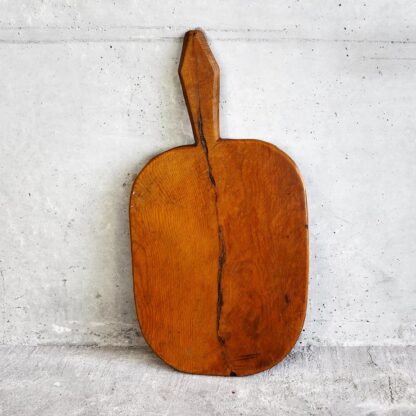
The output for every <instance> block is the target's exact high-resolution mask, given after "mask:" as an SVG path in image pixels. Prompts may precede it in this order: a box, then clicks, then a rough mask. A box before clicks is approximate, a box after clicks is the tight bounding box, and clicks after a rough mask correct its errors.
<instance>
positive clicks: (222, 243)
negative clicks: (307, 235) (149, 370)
mask: <svg viewBox="0 0 416 416" xmlns="http://www.w3.org/2000/svg"><path fill="white" fill-rule="evenodd" d="M198 133H199V140H200V142H201V146H202V150H203V152H204V155H205V159H206V162H207V167H208V177H209V180H210V182H211V185H212V188H213V190H214V197H215V213H216V217H217V227H218V246H219V254H218V271H217V325H216V327H217V338H218V342H219V343H220V345H221V350H222V354H223V358H224V361H225V364H226V365H227V367H229V363H228V357H227V353H226V350H225V339H224V338H223V337H222V336H221V334H220V325H221V313H222V306H223V304H224V301H223V293H222V276H223V270H224V265H225V259H226V254H225V241H224V234H223V230H222V227H221V225H220V220H219V213H218V189H217V183H216V181H215V178H214V174H213V172H212V166H211V162H210V160H209V152H208V145H207V141H206V138H205V135H204V124H203V121H202V116H201V112H199V113H198ZM230 375H236V374H235V373H234V372H233V371H231V372H230Z"/></svg>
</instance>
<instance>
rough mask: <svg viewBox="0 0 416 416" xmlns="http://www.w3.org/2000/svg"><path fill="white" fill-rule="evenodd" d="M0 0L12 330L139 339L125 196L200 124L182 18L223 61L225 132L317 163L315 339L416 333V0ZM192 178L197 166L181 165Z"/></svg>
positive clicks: (84, 339)
mask: <svg viewBox="0 0 416 416" xmlns="http://www.w3.org/2000/svg"><path fill="white" fill-rule="evenodd" d="M196 3H197V4H195V1H191V0H183V1H173V0H168V1H163V2H162V1H161V2H155V1H140V2H133V1H125V2H119V3H116V2H113V1H103V2H94V1H85V2H80V1H66V2H60V1H59V2H52V1H21V2H15V1H1V2H0V126H1V129H0V178H1V179H0V208H1V215H0V231H1V233H0V314H1V315H0V343H4V344H56V343H57V344H67V343H70V344H99V345H132V344H138V343H141V342H142V341H141V338H140V336H139V331H138V325H137V322H136V318H135V311H134V303H133V294H132V282H131V280H132V278H131V266H130V246H129V230H128V200H129V192H130V187H131V184H132V181H133V179H134V177H135V175H136V174H137V172H138V171H139V170H140V169H141V168H142V167H143V166H144V164H145V163H146V161H148V160H149V158H151V157H152V156H154V155H155V154H157V153H160V152H162V151H164V150H167V149H169V148H171V147H174V146H179V145H182V144H187V143H191V142H192V134H191V128H190V124H189V122H188V118H187V113H186V109H185V105H184V100H183V97H182V93H181V89H180V85H179V79H178V76H177V67H178V60H179V56H180V51H181V46H182V36H183V33H184V32H185V31H186V30H188V29H191V28H194V27H198V26H199V27H202V28H204V29H205V30H206V33H207V36H208V39H209V40H210V43H211V47H212V49H213V51H214V53H215V54H216V57H217V60H218V62H219V64H220V68H221V70H222V74H221V133H222V137H227V138H228V137H235V138H259V139H264V140H267V141H270V142H272V143H274V144H276V145H277V146H279V147H280V148H281V149H283V150H284V151H286V152H287V153H288V154H289V155H290V156H291V157H292V158H293V159H294V160H295V161H296V163H297V165H298V166H299V168H300V171H301V173H302V175H303V178H304V181H305V184H306V189H307V194H308V203H309V215H310V226H309V229H310V249H311V258H310V260H311V267H310V291H309V307H308V315H307V319H306V322H305V328H304V332H303V334H302V337H301V339H300V341H299V342H300V343H301V344H302V345H310V344H312V345H390V344H395V345H409V344H411V345H416V319H415V316H416V301H415V295H416V275H415V273H416V272H415V270H416V215H415V206H416V196H415V192H414V189H415V184H416V163H415V159H416V137H415V136H416V122H415V114H416V25H415V21H416V4H415V2H413V1H410V0H409V1H401V2H400V1H396V2H391V1H386V0H378V1H375V0H374V1H372V0H368V1H366V2H361V1H360V2H344V1H343V0H339V2H338V1H336V2H335V1H328V0H320V1H310V2H304V1H272V0H265V1H250V2H247V3H246V4H245V5H244V6H242V3H241V2H239V1H237V0H231V1H227V2H221V1H219V0H214V1H199V2H196ZM184 186H186V184H184Z"/></svg>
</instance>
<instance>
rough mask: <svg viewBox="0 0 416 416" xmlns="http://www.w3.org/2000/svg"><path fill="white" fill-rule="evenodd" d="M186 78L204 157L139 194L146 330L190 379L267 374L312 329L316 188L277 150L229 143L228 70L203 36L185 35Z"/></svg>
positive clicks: (159, 163) (135, 228)
mask: <svg viewBox="0 0 416 416" xmlns="http://www.w3.org/2000/svg"><path fill="white" fill-rule="evenodd" d="M179 75H180V79H181V83H182V88H183V92H184V96H185V100H186V104H187V107H188V112H189V115H190V119H191V124H192V129H193V133H194V136H195V145H192V146H182V147H178V148H175V149H172V150H169V151H167V152H165V153H162V154H160V155H159V156H157V157H155V158H154V159H152V160H151V161H150V162H149V163H148V164H147V165H146V167H145V168H144V169H143V170H142V171H141V172H140V174H139V175H138V177H137V179H136V181H135V183H134V185H133V189H132V194H131V201H130V227H131V241H132V257H133V275H134V293H135V299H136V309H137V315H138V320H139V323H140V327H141V330H142V333H143V336H144V338H145V339H146V341H147V342H148V344H149V345H150V347H151V348H152V349H153V351H154V352H155V353H156V354H157V355H158V356H159V357H160V358H162V359H163V360H164V361H165V362H166V363H168V364H169V365H171V366H172V367H174V368H176V369H178V370H180V371H184V372H189V373H196V374H210V375H224V376H233V375H237V376H240V375H248V374H253V373H257V372H259V371H262V370H265V369H267V368H270V367H272V366H273V365H275V364H276V363H278V362H279V361H280V360H282V359H283V358H284V357H285V356H286V355H287V353H288V352H289V351H290V350H291V348H292V347H293V345H294V344H295V342H296V340H297V339H298V337H299V334H300V332H301V329H302V326H303V322H304V318H305V312H306V303H307V275H308V225H307V208H306V198H305V191H304V186H303V183H302V180H301V177H300V175H299V172H298V170H297V168H296V166H295V164H294V163H293V161H292V160H291V159H290V158H289V157H288V156H287V155H286V154H284V153H283V152H282V151H281V150H279V149H277V148H276V147H275V146H273V145H271V144H269V143H266V142H262V141H259V140H238V139H234V140H225V139H221V138H220V137H219V104H218V102H219V68H218V65H217V63H216V61H215V59H214V57H213V55H212V53H211V51H210V49H209V46H208V44H207V42H206V39H205V37H204V34H203V33H202V32H201V31H199V30H195V31H190V32H188V33H186V35H185V39H184V45H183V52H182V58H181V62H180V67H179Z"/></svg>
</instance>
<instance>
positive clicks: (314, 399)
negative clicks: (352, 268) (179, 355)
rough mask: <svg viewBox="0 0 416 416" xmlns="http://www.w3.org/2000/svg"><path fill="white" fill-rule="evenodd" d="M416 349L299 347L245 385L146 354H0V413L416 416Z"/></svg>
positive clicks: (55, 350) (13, 350)
mask: <svg viewBox="0 0 416 416" xmlns="http://www.w3.org/2000/svg"><path fill="white" fill-rule="evenodd" d="M415 380H416V347H388V348H387V347H369V348H366V347H343V348H338V347H330V348H329V347H322V348H321V347H312V348H297V349H296V350H295V351H293V352H292V353H291V354H290V355H289V357H288V358H287V359H286V360H285V361H284V362H282V363H281V364H280V365H278V366H276V367H275V368H273V369H271V370H269V371H266V372H264V373H261V374H258V375H255V376H250V377H245V378H236V377H232V378H221V377H205V376H193V375H187V374H181V373H179V372H176V371H174V370H172V369H171V368H169V367H168V366H166V365H165V364H164V363H162V362H161V361H160V360H159V359H158V358H157V357H155V356H154V355H153V354H152V353H151V351H150V350H149V349H148V348H147V347H145V346H143V347H139V348H93V347H68V346H65V347H64V346H40V347H29V346H26V347H25V346H2V347H0V414H1V415H7V416H14V415H19V416H20V415H39V416H48V415H53V416H56V415H64V416H70V415H180V416H184V415H262V416H263V415H305V414H308V415H373V416H374V415H416V387H415Z"/></svg>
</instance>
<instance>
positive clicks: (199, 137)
mask: <svg viewBox="0 0 416 416" xmlns="http://www.w3.org/2000/svg"><path fill="white" fill-rule="evenodd" d="M179 77H180V80H181V84H182V90H183V95H184V96H185V101H186V105H187V107H188V113H189V117H190V119H191V124H192V130H193V132H194V137H195V142H196V144H197V145H202V146H203V147H205V148H209V147H210V146H212V145H214V144H215V142H216V141H217V140H219V90H220V88H219V81H220V69H219V67H218V64H217V62H216V61H215V58H214V55H213V54H212V52H211V50H210V48H209V46H208V43H207V40H206V38H205V35H204V33H203V32H202V31H201V30H191V31H189V32H187V33H186V34H185V38H184V41H183V48H182V56H181V61H180V64H179Z"/></svg>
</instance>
